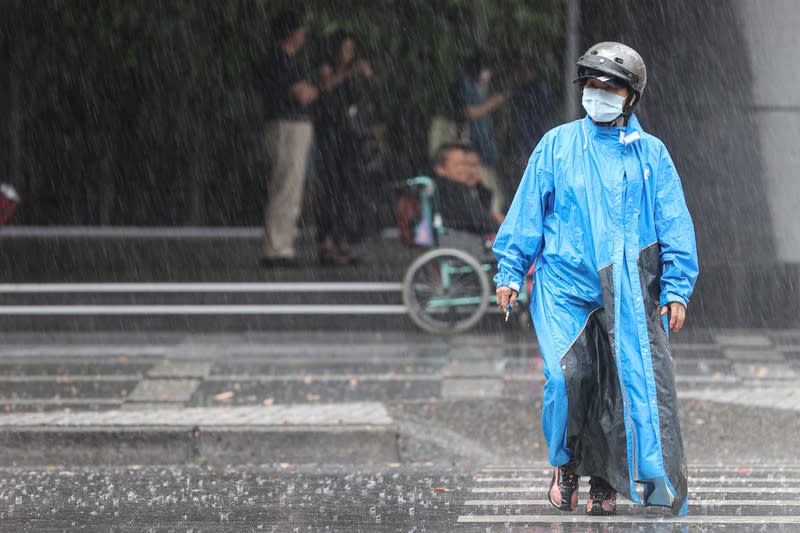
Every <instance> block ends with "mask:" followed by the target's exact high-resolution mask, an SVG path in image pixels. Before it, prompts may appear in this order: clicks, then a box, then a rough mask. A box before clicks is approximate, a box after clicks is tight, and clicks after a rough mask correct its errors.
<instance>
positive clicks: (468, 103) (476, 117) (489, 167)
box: [452, 52, 506, 206]
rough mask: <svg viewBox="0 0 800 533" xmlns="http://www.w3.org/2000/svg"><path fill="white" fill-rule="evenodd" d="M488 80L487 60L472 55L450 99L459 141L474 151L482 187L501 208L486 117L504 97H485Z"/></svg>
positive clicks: (493, 141)
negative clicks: (468, 145) (480, 174)
mask: <svg viewBox="0 0 800 533" xmlns="http://www.w3.org/2000/svg"><path fill="white" fill-rule="evenodd" d="M491 79H492V69H491V66H490V64H489V60H488V58H487V57H486V55H485V54H483V53H482V52H475V53H474V54H473V55H472V56H470V58H469V59H467V61H466V62H465V63H464V69H463V72H462V73H461V75H460V76H459V78H458V80H457V81H456V83H455V85H454V86H453V90H452V98H453V107H454V109H455V113H456V122H458V123H459V127H460V129H461V137H462V139H464V140H466V139H467V138H468V139H469V142H470V144H471V145H472V146H474V147H475V149H476V150H477V151H478V155H479V156H480V158H481V166H482V167H483V168H482V171H483V183H484V185H486V186H487V187H488V188H489V189H490V190H491V191H492V194H494V197H495V199H496V200H497V202H498V204H499V205H501V206H502V205H503V203H504V196H503V191H502V190H501V187H500V184H499V180H498V178H497V164H498V161H499V156H498V152H497V141H496V139H495V136H494V129H493V127H492V121H491V120H490V118H489V114H490V113H491V112H492V111H494V110H495V109H497V108H498V107H499V106H501V105H502V104H503V103H504V102H505V101H506V95H505V94H504V93H494V94H491V95H490V94H489V82H490V81H491ZM467 133H468V135H467Z"/></svg>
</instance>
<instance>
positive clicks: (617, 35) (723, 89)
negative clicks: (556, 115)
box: [580, 0, 797, 327]
mask: <svg viewBox="0 0 800 533" xmlns="http://www.w3.org/2000/svg"><path fill="white" fill-rule="evenodd" d="M743 22H744V21H742V20H741V15H740V13H739V12H738V10H737V3H735V2H728V1H711V2H697V1H695V0H671V1H670V2H641V1H638V0H605V1H603V2H590V1H583V2H582V3H581V32H580V40H581V47H580V48H581V50H585V49H587V48H588V47H589V46H590V45H591V44H593V43H595V42H598V41H603V40H610V41H620V42H623V43H626V44H629V45H630V46H632V47H633V48H635V49H636V50H637V51H639V53H640V54H641V55H642V57H643V58H644V60H645V63H646V65H647V68H648V83H647V87H646V90H645V94H644V97H643V99H642V104H641V107H640V108H639V109H638V111H637V112H638V114H639V117H640V119H641V122H642V124H643V126H644V128H645V129H646V130H647V131H649V132H651V133H653V134H655V135H657V136H658V137H660V138H661V139H662V140H663V141H664V142H665V143H666V145H667V147H668V148H669V150H670V153H671V154H672V157H673V159H674V160H675V164H676V167H677V169H678V172H679V173H680V175H681V178H682V181H683V185H684V190H685V193H686V200H687V203H688V205H689V209H690V210H691V212H692V215H693V219H694V222H695V231H696V235H697V244H698V250H699V254H700V266H701V275H700V279H699V281H698V284H697V288H696V291H695V297H694V298H693V301H692V303H691V304H690V312H691V316H692V318H693V319H694V320H695V324H697V325H707V326H718V327H748V326H752V327H757V326H763V325H769V326H775V327H778V326H785V325H792V324H794V323H795V322H797V318H796V316H797V312H796V310H795V312H791V309H789V308H791V307H792V306H795V307H796V303H795V300H796V298H787V296H786V294H787V287H786V286H785V284H786V283H789V281H790V279H791V277H792V276H787V275H786V274H784V273H782V272H785V270H786V266H785V265H780V266H779V265H777V261H776V251H775V242H774V237H773V236H774V234H773V228H772V223H771V217H770V210H769V202H768V197H767V187H766V183H765V179H764V171H763V162H762V159H761V147H760V141H759V135H758V128H757V124H756V118H755V114H754V112H753V85H754V84H753V70H752V68H751V65H750V63H749V59H748V54H747V48H746V46H747V44H746V39H745V36H744V33H743V26H742V24H743ZM789 270H792V269H789ZM789 289H790V288H789ZM789 292H790V294H791V290H790V291H789ZM787 307H788V308H787Z"/></svg>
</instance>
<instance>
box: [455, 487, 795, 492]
mask: <svg viewBox="0 0 800 533" xmlns="http://www.w3.org/2000/svg"><path fill="white" fill-rule="evenodd" d="M471 492H474V493H489V494H501V493H513V492H542V487H540V486H536V487H473V488H472V489H471ZM583 492H584V491H583V490H581V493H583ZM586 492H587V493H588V489H586ZM751 492H758V493H760V494H800V487H689V494H701V493H711V494H732V493H751Z"/></svg>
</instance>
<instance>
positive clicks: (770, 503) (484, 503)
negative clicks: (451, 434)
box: [464, 497, 800, 508]
mask: <svg viewBox="0 0 800 533" xmlns="http://www.w3.org/2000/svg"><path fill="white" fill-rule="evenodd" d="M464 505H468V506H477V507H488V506H495V505H497V506H501V505H505V506H513V505H546V506H547V507H549V506H550V502H548V501H547V500H546V499H545V498H544V497H542V498H539V499H538V500H467V501H466V502H464ZM723 505H724V506H741V507H748V506H759V507H761V506H765V507H783V506H795V507H798V506H800V501H798V500H690V501H689V507H690V508H691V507H693V506H700V507H716V506H723ZM617 507H618V508H619V507H641V505H639V504H638V503H634V502H630V501H627V500H624V501H619V500H618V501H617Z"/></svg>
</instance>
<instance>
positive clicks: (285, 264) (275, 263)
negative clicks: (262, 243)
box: [258, 257, 300, 268]
mask: <svg viewBox="0 0 800 533" xmlns="http://www.w3.org/2000/svg"><path fill="white" fill-rule="evenodd" d="M258 264H259V266H261V267H263V268H297V267H299V266H300V263H299V262H298V261H297V259H295V258H294V257H262V258H261V259H260V260H259V261H258Z"/></svg>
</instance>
